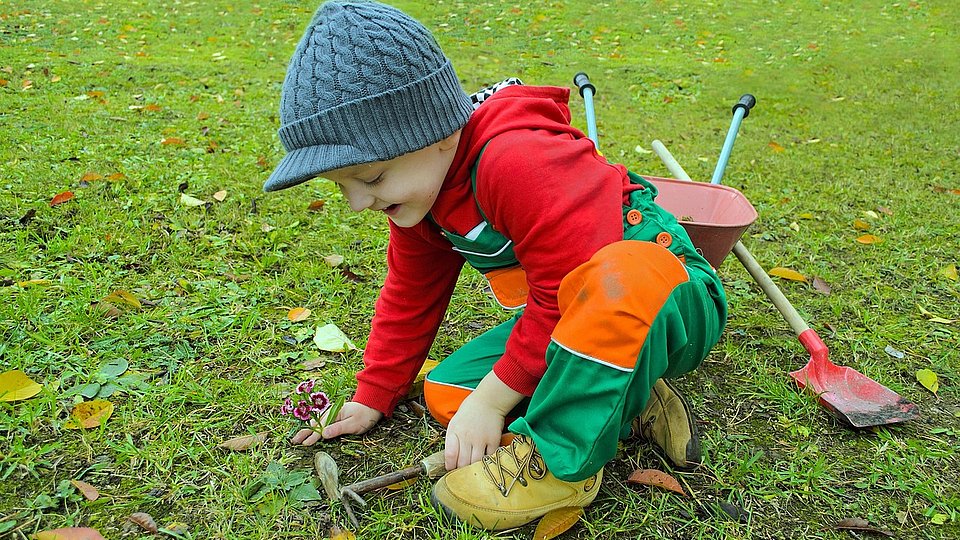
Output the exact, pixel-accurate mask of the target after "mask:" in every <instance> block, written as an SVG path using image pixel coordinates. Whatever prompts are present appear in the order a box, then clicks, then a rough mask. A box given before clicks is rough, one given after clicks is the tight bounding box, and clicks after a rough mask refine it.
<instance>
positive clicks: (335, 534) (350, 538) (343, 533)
mask: <svg viewBox="0 0 960 540" xmlns="http://www.w3.org/2000/svg"><path fill="white" fill-rule="evenodd" d="M356 539H357V536H356V535H355V534H353V532H352V531H350V530H349V529H342V530H341V529H340V527H337V526H336V525H334V526H333V527H330V540H356Z"/></svg>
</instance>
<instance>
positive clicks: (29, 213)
mask: <svg viewBox="0 0 960 540" xmlns="http://www.w3.org/2000/svg"><path fill="white" fill-rule="evenodd" d="M35 215H37V209H36V208H31V209H29V210H27V212H26V213H25V214H23V216H21V217H20V225H26V224H27V223H30V220H31V219H33V216H35Z"/></svg>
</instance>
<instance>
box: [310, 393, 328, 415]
mask: <svg viewBox="0 0 960 540" xmlns="http://www.w3.org/2000/svg"><path fill="white" fill-rule="evenodd" d="M310 399H311V400H312V401H313V412H315V413H317V414H322V413H323V411H325V410H327V407H329V406H330V398H328V397H327V395H326V394H325V393H323V392H314V393H312V394H310Z"/></svg>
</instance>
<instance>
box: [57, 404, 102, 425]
mask: <svg viewBox="0 0 960 540" xmlns="http://www.w3.org/2000/svg"><path fill="white" fill-rule="evenodd" d="M112 414H113V403H110V402H109V401H107V400H104V399H95V400H93V401H81V402H80V403H77V404H76V405H75V406H74V407H73V410H72V411H70V419H69V420H67V421H66V423H65V424H63V428H64V429H87V428H95V427H99V426H100V423H101V422H102V421H105V420H106V419H107V418H110V415H112Z"/></svg>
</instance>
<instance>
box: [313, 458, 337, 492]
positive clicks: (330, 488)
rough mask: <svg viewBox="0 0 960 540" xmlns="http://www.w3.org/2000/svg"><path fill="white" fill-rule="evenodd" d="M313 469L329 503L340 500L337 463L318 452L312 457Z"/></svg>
mask: <svg viewBox="0 0 960 540" xmlns="http://www.w3.org/2000/svg"><path fill="white" fill-rule="evenodd" d="M313 468H314V469H316V471H317V476H318V477H319V478H320V485H321V486H323V491H325V492H326V493H327V497H329V498H330V500H331V501H336V500H339V499H340V471H339V469H337V462H336V461H334V460H333V457H331V456H330V454H328V453H326V452H324V451H319V452H317V453H316V454H314V455H313Z"/></svg>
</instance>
